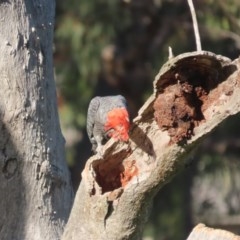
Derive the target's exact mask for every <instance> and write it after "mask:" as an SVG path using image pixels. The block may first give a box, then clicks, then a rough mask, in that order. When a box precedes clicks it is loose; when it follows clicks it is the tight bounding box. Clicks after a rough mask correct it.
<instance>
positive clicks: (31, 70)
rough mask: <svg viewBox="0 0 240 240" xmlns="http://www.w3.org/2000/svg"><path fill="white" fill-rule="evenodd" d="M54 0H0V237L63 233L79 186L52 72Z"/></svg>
mask: <svg viewBox="0 0 240 240" xmlns="http://www.w3.org/2000/svg"><path fill="white" fill-rule="evenodd" d="M54 14H55V1H53V0H51V1H41V0H12V1H9V0H1V1H0V43H1V44H0V81H1V87H0V198H1V201H0V213H1V216H0V239H3V240H42V239H44V240H48V239H49V240H53V239H54V240H55V239H59V238H60V236H61V235H62V231H63V228H64V225H65V222H66V220H67V218H68V215H69V211H70V208H71V204H72V199H73V194H72V188H71V184H70V177H69V172H68V169H67V166H66V163H65V157H64V138H63V136H62V134H61V130H60V126H59V119H58V113H57V104H56V92H55V91H56V90H55V83H54V76H53V59H52V41H53V27H54Z"/></svg>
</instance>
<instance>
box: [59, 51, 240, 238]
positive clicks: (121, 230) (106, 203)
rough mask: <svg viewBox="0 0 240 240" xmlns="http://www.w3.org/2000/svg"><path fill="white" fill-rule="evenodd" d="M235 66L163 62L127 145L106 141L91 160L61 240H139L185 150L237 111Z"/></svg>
mask: <svg viewBox="0 0 240 240" xmlns="http://www.w3.org/2000/svg"><path fill="white" fill-rule="evenodd" d="M239 67H240V62H239V60H236V61H234V62H232V61H231V60H230V59H227V58H225V57H222V56H216V55H214V54H212V53H210V52H193V53H185V54H182V55H179V56H177V57H175V58H172V59H170V60H169V61H168V62H167V63H166V64H165V65H164V66H163V67H162V68H161V70H160V72H159V74H158V75H157V76H156V79H155V81H154V93H153V94H152V96H150V98H149V99H148V100H147V101H146V103H145V104H144V106H143V107H142V108H141V109H140V111H139V115H138V117H137V118H135V119H134V121H133V123H132V127H131V131H130V141H129V142H128V143H118V142H114V141H113V140H110V141H109V142H108V143H107V144H106V145H105V148H104V150H105V152H104V154H103V157H102V158H101V157H99V156H98V155H95V156H93V157H91V158H90V159H89V160H88V161H87V163H86V166H85V169H84V171H83V173H82V182H81V184H80V187H79V189H78V191H77V194H76V197H75V202H74V205H73V208H72V212H71V214H70V218H69V221H68V223H67V225H66V228H65V231H64V235H63V238H62V239H63V240H79V239H91V240H96V239H97V240H105V239H111V240H123V239H131V240H133V239H141V235H142V231H143V227H144V224H145V222H146V220H147V217H148V213H149V210H150V206H151V203H152V199H153V197H154V195H155V194H156V192H157V191H158V190H159V189H160V188H161V187H163V186H164V185H165V184H166V183H167V182H169V181H170V180H171V178H172V177H173V176H174V175H175V174H176V173H177V172H178V171H179V170H180V169H181V168H182V167H183V166H184V165H185V164H186V161H185V160H186V158H187V156H188V154H189V153H190V152H191V150H192V149H194V147H195V146H196V145H197V144H198V143H199V142H200V140H202V139H203V137H204V136H206V135H207V134H208V133H210V132H211V131H212V130H213V129H214V128H215V127H216V126H218V125H219V124H220V123H221V122H222V121H223V120H224V119H226V118H227V117H229V116H230V115H233V114H236V113H237V112H239V111H240V98H239V96H240V70H239Z"/></svg>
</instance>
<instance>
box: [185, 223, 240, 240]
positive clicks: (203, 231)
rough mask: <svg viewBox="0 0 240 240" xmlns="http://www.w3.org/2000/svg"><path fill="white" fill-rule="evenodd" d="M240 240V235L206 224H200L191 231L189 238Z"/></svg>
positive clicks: (196, 239)
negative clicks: (209, 226)
mask: <svg viewBox="0 0 240 240" xmlns="http://www.w3.org/2000/svg"><path fill="white" fill-rule="evenodd" d="M201 239H204V240H208V239H211V240H240V237H239V236H237V235H234V234H232V233H230V232H227V231H224V230H220V229H213V228H208V227H206V226H205V225H204V224H198V225H197V226H196V227H195V228H194V229H193V230H192V232H191V234H190V235H189V237H188V238H187V240H201Z"/></svg>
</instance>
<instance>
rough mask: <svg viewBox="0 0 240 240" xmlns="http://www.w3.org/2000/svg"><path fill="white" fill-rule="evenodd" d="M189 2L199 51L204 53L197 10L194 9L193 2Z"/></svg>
mask: <svg viewBox="0 0 240 240" xmlns="http://www.w3.org/2000/svg"><path fill="white" fill-rule="evenodd" d="M187 1H188V5H189V8H190V12H191V15H192V21H193V29H194V34H195V40H196V47H197V51H202V46H201V39H200V34H199V28H198V22H197V17H196V12H195V9H194V5H193V2H192V0H187Z"/></svg>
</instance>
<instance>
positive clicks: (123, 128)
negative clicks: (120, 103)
mask: <svg viewBox="0 0 240 240" xmlns="http://www.w3.org/2000/svg"><path fill="white" fill-rule="evenodd" d="M129 127H130V123H129V116H128V111H127V110H126V109H125V108H114V109H113V110H111V111H109V112H108V113H107V121H106V124H105V125H104V129H105V131H106V132H108V131H109V133H108V136H109V137H112V138H114V139H115V140H121V141H127V140H128V139H129V135H128V131H129Z"/></svg>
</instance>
